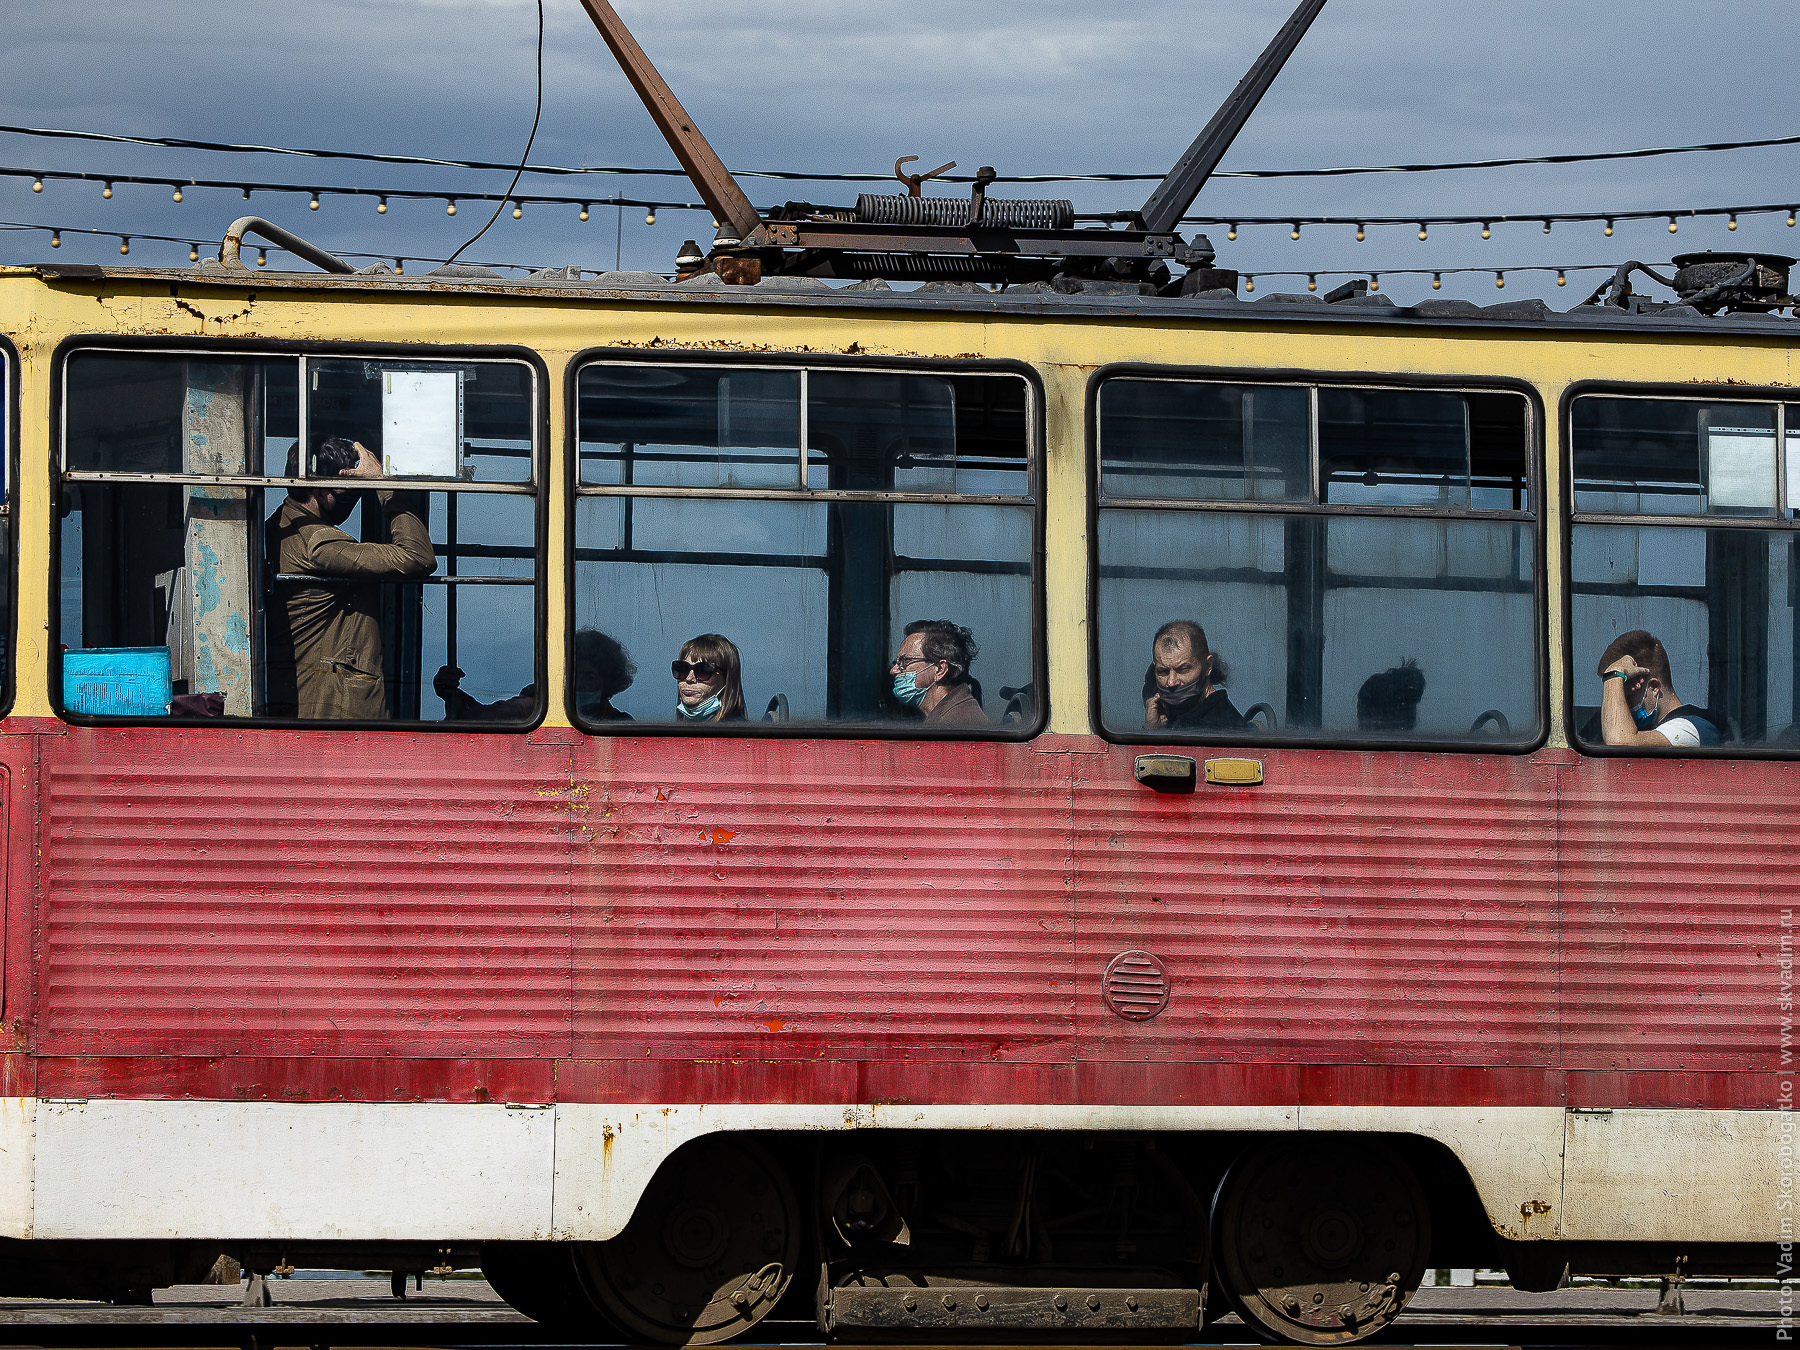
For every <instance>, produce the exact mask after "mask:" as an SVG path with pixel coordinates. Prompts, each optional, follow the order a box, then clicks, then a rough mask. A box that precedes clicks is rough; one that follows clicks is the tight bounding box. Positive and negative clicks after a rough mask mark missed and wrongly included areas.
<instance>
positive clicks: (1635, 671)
mask: <svg viewBox="0 0 1800 1350" xmlns="http://www.w3.org/2000/svg"><path fill="white" fill-rule="evenodd" d="M1606 669H1607V672H1608V673H1609V674H1610V673H1611V672H1613V671H1615V670H1616V671H1619V672H1620V673H1621V674H1623V675H1624V676H1625V679H1626V680H1627V682H1629V681H1631V680H1635V679H1636V678H1637V677H1638V676H1639V675H1642V674H1643V673H1644V668H1643V667H1642V666H1640V665H1639V664H1638V663H1637V662H1636V661H1633V660H1632V659H1631V658H1630V657H1629V656H1621V657H1620V658H1619V659H1618V660H1617V661H1614V662H1613V663H1612V664H1611V665H1610V666H1608V667H1607V668H1606Z"/></svg>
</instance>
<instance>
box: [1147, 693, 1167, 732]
mask: <svg viewBox="0 0 1800 1350" xmlns="http://www.w3.org/2000/svg"><path fill="white" fill-rule="evenodd" d="M1168 725H1169V714H1168V711H1167V710H1166V709H1165V708H1164V707H1163V701H1162V698H1161V697H1160V696H1159V695H1156V694H1152V695H1150V697H1149V698H1147V699H1145V700H1144V729H1145V730H1146V731H1154V730H1156V729H1157V728H1159V727H1166V726H1168Z"/></svg>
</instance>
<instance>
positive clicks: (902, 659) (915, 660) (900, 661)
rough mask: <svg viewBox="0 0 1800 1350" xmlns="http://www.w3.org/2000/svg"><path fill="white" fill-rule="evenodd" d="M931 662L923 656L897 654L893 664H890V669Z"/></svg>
mask: <svg viewBox="0 0 1800 1350" xmlns="http://www.w3.org/2000/svg"><path fill="white" fill-rule="evenodd" d="M930 664H931V662H929V661H927V660H926V659H925V658H924V657H922V656H896V657H895V658H894V660H893V662H892V664H890V665H889V666H888V669H889V670H894V669H896V668H898V669H900V670H905V669H906V668H907V667H908V666H928V665H930Z"/></svg>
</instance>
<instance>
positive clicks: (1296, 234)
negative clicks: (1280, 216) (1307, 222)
mask: <svg viewBox="0 0 1800 1350" xmlns="http://www.w3.org/2000/svg"><path fill="white" fill-rule="evenodd" d="M1299 237H1300V222H1299V221H1295V222H1294V228H1293V229H1292V230H1291V231H1289V233H1288V238H1289V239H1298V238H1299Z"/></svg>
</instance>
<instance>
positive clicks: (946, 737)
mask: <svg viewBox="0 0 1800 1350" xmlns="http://www.w3.org/2000/svg"><path fill="white" fill-rule="evenodd" d="M611 364H618V365H655V366H686V367H690V368H698V369H707V370H714V369H721V368H727V367H735V368H744V369H757V368H761V369H768V370H792V371H801V370H831V371H864V372H868V373H871V374H899V375H907V374H912V375H932V374H937V375H1004V376H1012V377H1015V378H1018V379H1020V380H1022V381H1023V382H1024V385H1025V422H1026V444H1025V454H1026V475H1027V476H1026V484H1027V490H1026V492H1025V494H1024V495H1022V496H1003V497H997V496H986V495H965V494H945V493H907V492H861V491H842V490H838V489H831V488H804V487H795V488H680V487H651V486H642V485H631V486H626V485H622V484H598V483H588V484H584V483H582V482H581V462H580V461H581V372H582V370H583V369H585V368H586V367H588V366H591V365H611ZM563 384H564V391H563V397H564V419H565V422H566V424H567V427H566V434H565V436H564V444H565V447H566V454H565V459H566V460H567V463H566V465H565V466H564V469H563V474H564V484H563V491H564V501H565V502H566V504H567V510H566V514H567V518H568V530H567V532H566V533H567V537H566V539H565V541H564V547H565V550H566V553H565V557H564V562H563V566H564V576H565V577H567V579H568V586H567V592H568V593H567V597H566V602H565V612H564V623H563V628H564V633H563V643H564V646H563V670H564V680H563V701H564V711H565V714H566V715H567V717H568V719H569V725H570V726H572V727H574V728H575V729H576V730H577V731H579V732H581V734H582V735H584V736H595V737H600V736H605V737H618V736H674V737H684V738H704V739H712V738H715V737H717V738H727V737H735V738H750V739H774V740H858V741H872V740H880V741H915V742H917V741H1029V740H1032V739H1033V738H1035V737H1036V736H1038V735H1039V734H1040V733H1042V731H1043V730H1044V728H1045V727H1046V726H1048V725H1049V718H1050V689H1049V683H1048V679H1047V674H1048V669H1049V630H1048V627H1047V613H1048V610H1047V605H1046V601H1045V594H1044V583H1045V573H1046V570H1047V568H1046V557H1045V547H1044V522H1045V514H1046V509H1047V502H1046V495H1047V494H1046V493H1045V490H1044V486H1045V478H1046V473H1045V465H1046V460H1047V455H1046V439H1045V417H1044V405H1045V399H1044V386H1043V380H1042V377H1041V376H1040V375H1039V374H1038V372H1037V370H1036V369H1035V368H1034V367H1032V366H1031V365H1029V364H1027V363H1026V362H1023V361H1013V360H956V359H953V358H945V357H922V358H914V359H884V358H879V357H868V356H859V355H844V354H841V353H826V352H818V353H814V352H805V351H798V352H796V351H786V350H771V351H766V352H711V351H707V350H706V349H704V348H679V347H669V348H664V349H659V350H656V351H645V350H643V349H642V348H619V347H589V348H585V349H583V350H581V351H579V352H576V353H575V355H574V356H572V357H571V358H570V359H569V363H568V365H567V366H566V367H565V369H564V377H563ZM805 397H806V391H805V385H804V381H803V382H802V388H801V400H802V408H803V409H804V400H805ZM802 427H803V428H804V419H803V421H802ZM803 439H804V436H803ZM806 452H807V447H805V446H802V447H801V448H800V453H801V454H802V455H804V454H805V453H806ZM583 497H662V498H688V499H699V500H707V499H710V500H715V501H793V502H827V503H830V502H874V503H888V504H902V505H904V504H911V503H917V504H920V505H933V504H943V505H956V504H967V505H992V506H1003V507H1008V508H1010V509H1013V510H1018V511H1025V510H1029V511H1030V512H1031V679H1032V686H1033V688H1034V690H1036V691H1037V698H1036V700H1035V701H1036V703H1037V716H1036V717H1035V718H1034V719H1033V720H1032V721H1031V722H1024V723H1020V724H1019V725H1018V726H1016V727H1008V726H1006V725H1005V724H1004V723H998V722H997V723H995V724H994V725H993V727H992V728H991V730H989V731H985V732H983V731H980V730H979V729H971V728H969V727H942V728H937V727H930V728H928V727H925V726H923V725H920V724H916V723H899V724H896V725H895V726H893V727H891V728H890V727H886V726H882V725H880V724H878V723H869V722H845V723H830V722H786V723H777V722H763V721H760V720H754V719H752V720H747V721H745V722H742V723H715V724H712V725H710V726H709V727H708V728H707V729H706V730H705V731H696V730H695V729H694V728H692V727H687V726H681V725H677V724H670V723H650V722H635V721H634V722H623V723H620V722H603V723H590V722H586V721H584V720H583V719H582V718H581V716H580V715H579V713H578V712H577V710H576V707H575V681H574V670H575V630H576V627H577V625H578V623H579V612H578V611H579V599H580V597H579V587H577V585H576V584H575V565H576V547H577V546H576V533H577V531H576V515H577V510H576V508H577V504H578V503H579V501H580V499H581V498H583ZM976 636H977V640H979V637H980V635H979V634H977V635H976ZM644 669H646V670H651V671H652V673H654V670H653V668H652V667H644ZM995 692H997V691H995Z"/></svg>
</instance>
